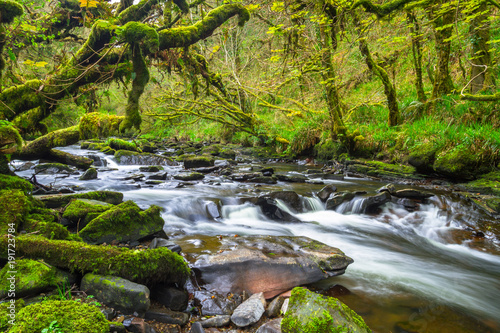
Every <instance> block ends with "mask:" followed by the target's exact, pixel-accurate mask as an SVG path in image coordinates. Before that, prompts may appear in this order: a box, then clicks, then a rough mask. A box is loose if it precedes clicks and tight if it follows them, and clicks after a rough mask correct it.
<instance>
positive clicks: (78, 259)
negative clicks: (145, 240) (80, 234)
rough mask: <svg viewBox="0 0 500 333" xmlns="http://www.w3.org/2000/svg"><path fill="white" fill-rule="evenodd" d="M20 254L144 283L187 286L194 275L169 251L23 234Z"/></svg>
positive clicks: (0, 250) (1, 248)
mask: <svg viewBox="0 0 500 333" xmlns="http://www.w3.org/2000/svg"><path fill="white" fill-rule="evenodd" d="M16 255H18V256H19V257H21V256H24V257H26V258H30V259H43V260H44V261H45V262H46V263H48V264H50V265H53V266H56V267H60V268H65V269H68V270H70V271H72V272H80V273H88V272H93V273H96V274H100V275H114V276H119V277H122V278H124V279H128V280H131V281H134V282H137V283H141V284H148V283H149V284H155V283H181V284H183V283H184V282H185V279H186V278H187V277H188V276H189V273H190V270H189V268H188V266H187V264H186V263H185V261H184V259H183V258H182V257H181V256H180V255H178V254H177V253H174V252H172V251H170V250H169V249H167V248H158V249H154V250H145V251H138V250H129V249H127V248H119V247H115V246H103V245H100V246H97V245H87V244H85V243H81V242H72V241H63V240H49V239H47V238H44V237H41V236H36V235H19V236H18V237H17V238H16ZM0 257H2V258H6V257H7V238H6V237H0Z"/></svg>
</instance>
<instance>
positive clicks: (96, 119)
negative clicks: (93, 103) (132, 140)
mask: <svg viewBox="0 0 500 333" xmlns="http://www.w3.org/2000/svg"><path fill="white" fill-rule="evenodd" d="M123 119H124V117H119V116H116V115H108V114H104V113H99V112H91V113H87V114H85V115H84V116H83V117H82V119H80V124H79V130H80V139H82V140H84V139H91V138H107V137H109V136H111V135H114V134H118V129H119V127H120V123H121V122H122V121H123Z"/></svg>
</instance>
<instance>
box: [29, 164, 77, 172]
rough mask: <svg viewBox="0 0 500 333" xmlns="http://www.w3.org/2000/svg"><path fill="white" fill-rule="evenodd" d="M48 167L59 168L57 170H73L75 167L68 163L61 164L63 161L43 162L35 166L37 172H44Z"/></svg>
mask: <svg viewBox="0 0 500 333" xmlns="http://www.w3.org/2000/svg"><path fill="white" fill-rule="evenodd" d="M48 169H57V172H63V171H66V172H72V171H73V169H71V168H70V167H69V166H67V165H66V164H61V163H43V164H38V165H36V166H35V172H37V173H38V172H42V171H47V170H48Z"/></svg>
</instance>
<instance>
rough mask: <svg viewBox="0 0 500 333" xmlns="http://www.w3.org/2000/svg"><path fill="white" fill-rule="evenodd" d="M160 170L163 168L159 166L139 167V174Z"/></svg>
mask: <svg viewBox="0 0 500 333" xmlns="http://www.w3.org/2000/svg"><path fill="white" fill-rule="evenodd" d="M160 170H163V167H162V166H161V165H150V166H145V167H139V171H140V172H159V171H160Z"/></svg>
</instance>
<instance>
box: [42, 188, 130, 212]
mask: <svg viewBox="0 0 500 333" xmlns="http://www.w3.org/2000/svg"><path fill="white" fill-rule="evenodd" d="M39 199H40V200H41V201H42V202H43V203H44V204H45V206H46V207H48V208H59V207H62V206H66V205H67V204H68V203H70V201H71V200H74V199H90V200H97V201H103V202H107V203H110V204H113V205H118V204H119V203H121V202H122V201H123V193H120V192H114V191H92V192H86V193H77V194H69V195H44V196H41V197H39Z"/></svg>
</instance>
